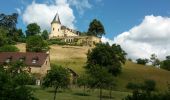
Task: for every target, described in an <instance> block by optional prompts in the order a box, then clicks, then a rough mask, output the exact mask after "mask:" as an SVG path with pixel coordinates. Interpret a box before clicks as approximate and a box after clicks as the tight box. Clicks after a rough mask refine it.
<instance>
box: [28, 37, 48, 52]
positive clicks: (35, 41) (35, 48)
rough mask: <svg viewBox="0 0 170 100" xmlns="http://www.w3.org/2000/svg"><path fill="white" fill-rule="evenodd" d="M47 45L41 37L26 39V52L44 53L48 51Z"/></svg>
mask: <svg viewBox="0 0 170 100" xmlns="http://www.w3.org/2000/svg"><path fill="white" fill-rule="evenodd" d="M48 49H49V47H48V43H47V42H46V41H44V40H43V39H42V37H41V36H38V35H35V36H30V37H28V38H27V41H26V51H29V52H45V51H48Z"/></svg>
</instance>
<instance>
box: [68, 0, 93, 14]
mask: <svg viewBox="0 0 170 100" xmlns="http://www.w3.org/2000/svg"><path fill="white" fill-rule="evenodd" d="M68 2H69V4H70V5H72V6H75V7H76V9H77V10H78V12H79V13H80V14H81V15H82V14H83V13H84V10H85V9H89V8H91V7H92V5H91V4H90V3H89V0H68Z"/></svg>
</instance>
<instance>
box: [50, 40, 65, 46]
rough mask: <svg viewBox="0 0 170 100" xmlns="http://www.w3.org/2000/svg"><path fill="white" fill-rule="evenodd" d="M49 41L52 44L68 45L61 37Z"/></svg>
mask: <svg viewBox="0 0 170 100" xmlns="http://www.w3.org/2000/svg"><path fill="white" fill-rule="evenodd" d="M47 42H48V45H52V44H58V45H66V42H64V41H62V40H61V39H50V40H48V41H47Z"/></svg>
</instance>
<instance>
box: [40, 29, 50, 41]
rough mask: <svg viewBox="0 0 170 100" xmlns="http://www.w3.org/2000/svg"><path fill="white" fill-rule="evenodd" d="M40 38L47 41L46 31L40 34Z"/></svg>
mask: <svg viewBox="0 0 170 100" xmlns="http://www.w3.org/2000/svg"><path fill="white" fill-rule="evenodd" d="M41 36H42V38H43V39H44V40H47V39H48V38H49V37H48V31H47V30H44V31H43V32H42V34H41Z"/></svg>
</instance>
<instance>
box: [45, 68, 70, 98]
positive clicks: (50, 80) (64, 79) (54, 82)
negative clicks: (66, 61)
mask: <svg viewBox="0 0 170 100" xmlns="http://www.w3.org/2000/svg"><path fill="white" fill-rule="evenodd" d="M69 75H70V74H69V73H68V70H66V69H65V68H63V67H61V66H58V65H53V66H52V69H51V70H50V71H49V73H47V75H46V76H45V78H44V81H43V84H42V85H43V87H53V88H54V100H55V99H56V94H57V90H58V89H59V88H61V89H63V88H68V86H69V84H70V76H69Z"/></svg>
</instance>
